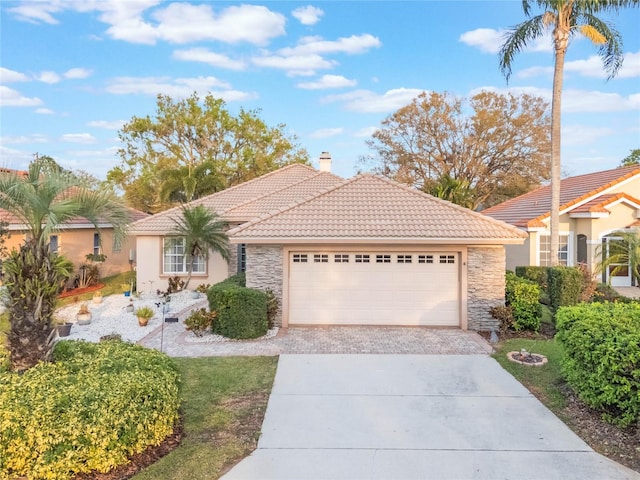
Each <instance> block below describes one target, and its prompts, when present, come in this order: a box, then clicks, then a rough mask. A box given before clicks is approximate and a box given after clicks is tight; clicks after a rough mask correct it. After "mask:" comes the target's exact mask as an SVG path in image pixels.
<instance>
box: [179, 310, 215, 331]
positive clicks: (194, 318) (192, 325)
mask: <svg viewBox="0 0 640 480" xmlns="http://www.w3.org/2000/svg"><path fill="white" fill-rule="evenodd" d="M215 318H216V312H208V311H207V310H206V309H204V308H200V309H198V310H194V311H192V312H191V313H190V314H189V316H188V317H187V318H185V320H184V324H185V326H186V328H187V330H191V331H192V332H193V333H194V334H196V335H197V336H198V337H201V336H202V335H203V334H204V332H206V331H207V330H212V329H213V322H214V320H215Z"/></svg>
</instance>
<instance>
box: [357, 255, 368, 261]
mask: <svg viewBox="0 0 640 480" xmlns="http://www.w3.org/2000/svg"><path fill="white" fill-rule="evenodd" d="M356 263H369V255H361V254H357V255H356Z"/></svg>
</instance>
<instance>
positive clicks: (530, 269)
mask: <svg viewBox="0 0 640 480" xmlns="http://www.w3.org/2000/svg"><path fill="white" fill-rule="evenodd" d="M548 268H549V267H536V266H524V267H516V275H517V276H518V277H520V278H525V279H527V280H531V281H532V282H535V283H537V284H538V286H539V287H540V289H541V290H546V289H547V269H548Z"/></svg>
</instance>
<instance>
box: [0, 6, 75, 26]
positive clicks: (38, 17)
mask: <svg viewBox="0 0 640 480" xmlns="http://www.w3.org/2000/svg"><path fill="white" fill-rule="evenodd" d="M60 10H62V7H61V5H60V2H55V1H53V2H23V3H21V4H20V5H19V6H17V7H13V8H9V9H8V11H9V12H11V13H13V14H14V15H16V17H17V18H18V19H20V20H24V21H27V22H31V23H39V22H44V23H49V24H51V25H55V24H57V23H58V21H57V20H56V19H55V18H54V17H53V15H52V14H53V13H58V12H59V11H60Z"/></svg>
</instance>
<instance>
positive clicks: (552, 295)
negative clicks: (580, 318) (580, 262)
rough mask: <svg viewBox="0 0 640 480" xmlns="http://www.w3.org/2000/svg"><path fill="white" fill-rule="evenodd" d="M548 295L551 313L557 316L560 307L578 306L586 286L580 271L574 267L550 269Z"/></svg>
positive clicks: (548, 270) (548, 271) (548, 273)
mask: <svg viewBox="0 0 640 480" xmlns="http://www.w3.org/2000/svg"><path fill="white" fill-rule="evenodd" d="M547 282H548V287H547V293H548V295H549V300H550V306H551V311H552V312H553V313H554V314H555V313H556V312H557V311H558V308H560V307H567V306H571V305H577V304H578V303H580V296H581V294H582V289H583V285H584V279H583V276H582V273H581V272H580V270H578V269H577V268H574V267H548V269H547Z"/></svg>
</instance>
